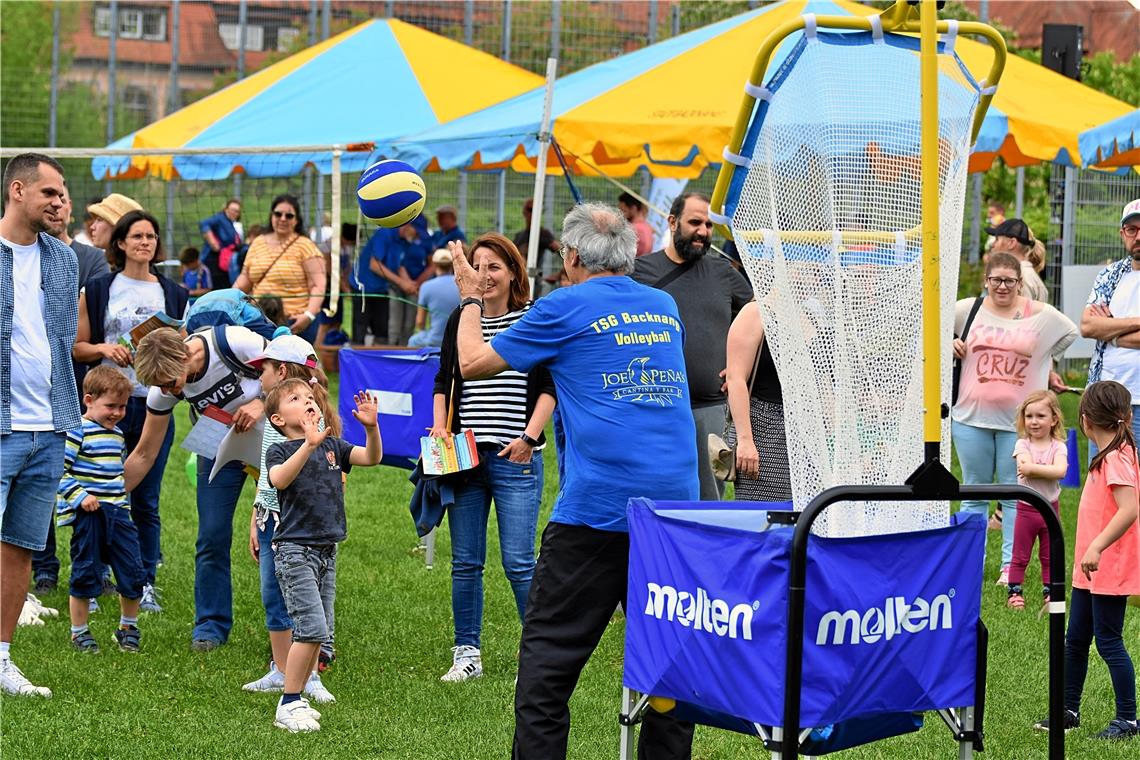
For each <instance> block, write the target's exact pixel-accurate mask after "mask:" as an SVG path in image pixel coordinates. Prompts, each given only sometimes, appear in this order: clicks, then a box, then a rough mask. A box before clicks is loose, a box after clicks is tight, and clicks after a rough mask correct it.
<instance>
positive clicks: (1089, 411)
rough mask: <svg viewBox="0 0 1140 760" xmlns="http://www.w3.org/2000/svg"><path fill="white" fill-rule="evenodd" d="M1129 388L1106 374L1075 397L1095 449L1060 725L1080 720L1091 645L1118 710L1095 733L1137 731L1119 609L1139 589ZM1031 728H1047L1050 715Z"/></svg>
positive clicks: (1111, 735)
mask: <svg viewBox="0 0 1140 760" xmlns="http://www.w3.org/2000/svg"><path fill="white" fill-rule="evenodd" d="M1131 399H1132V397H1131V394H1129V392H1128V389H1127V388H1125V387H1124V386H1123V385H1121V384H1120V383H1117V382H1115V381H1112V380H1106V381H1104V382H1099V383H1093V384H1092V385H1090V386H1089V387H1088V389H1087V390H1086V391H1085V395H1084V398H1083V399H1081V427H1082V428H1084V431H1085V434H1086V435H1087V436H1088V437H1089V440H1090V441H1093V442H1095V443H1096V445H1097V447H1098V448H1099V450H1100V453H1098V454H1097V455H1096V457H1094V458H1093V460H1092V462H1091V463H1090V465H1089V475H1088V479H1087V480H1086V481H1085V489H1084V491H1083V492H1082V493H1081V506H1080V512H1078V513H1077V541H1076V552H1075V553H1074V555H1073V556H1074V563H1073V600H1072V606H1071V608H1070V610H1069V629H1068V631H1067V632H1066V634H1065V725H1064V729H1065V730H1066V731H1068V730H1069V729H1071V728H1076V727H1078V726H1080V724H1081V717H1080V707H1081V692H1082V691H1083V690H1084V685H1085V675H1086V674H1087V673H1088V669H1089V646H1090V645H1091V644H1092V642H1093V640H1094V639H1095V640H1096V651H1097V652H1098V653H1099V654H1100V656H1101V657H1102V658H1103V659H1104V663H1105V665H1107V666H1108V674H1109V677H1110V678H1111V679H1112V690H1113V692H1115V694H1116V717H1115V718H1114V719H1113V720H1112V721H1111V722H1110V723H1109V724H1108V727H1107V728H1105V729H1104V730H1103V731H1101V732H1100V733H1099V734H1097V735H1096V738H1098V739H1127V738H1132V737H1135V736H1137V735H1140V731H1138V730H1137V727H1136V671H1135V670H1134V669H1133V667H1132V658H1130V657H1129V656H1128V650H1127V649H1125V648H1124V634H1123V631H1124V611H1125V607H1126V605H1127V601H1128V596H1129V594H1140V526H1138V525H1137V522H1136V517H1137V513H1138V510H1140V506H1138V494H1140V467H1138V466H1137V464H1136V440H1135V438H1133V436H1132V427H1131V425H1132V406H1131ZM1035 728H1040V729H1044V730H1048V728H1049V725H1048V721H1041V722H1039V723H1038V724H1037V725H1036V726H1035Z"/></svg>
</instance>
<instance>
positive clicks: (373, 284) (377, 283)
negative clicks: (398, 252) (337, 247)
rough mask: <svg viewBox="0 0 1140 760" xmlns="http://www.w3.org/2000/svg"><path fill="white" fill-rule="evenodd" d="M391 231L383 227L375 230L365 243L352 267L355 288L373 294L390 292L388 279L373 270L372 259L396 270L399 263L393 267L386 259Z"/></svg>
mask: <svg viewBox="0 0 1140 760" xmlns="http://www.w3.org/2000/svg"><path fill="white" fill-rule="evenodd" d="M390 233H391V230H387V229H384V228H383V227H381V228H380V229H378V230H376V231H375V232H373V233H372V237H370V238H368V242H367V243H365V244H364V248H363V250H361V251H360V257H359V258H358V259H357V260H356V266H354V267H353V268H352V279H353V280H354V289H356V290H360V291H362V292H364V293H373V294H379V293H387V292H388V281H387V280H386V279H384V278H383V277H382V276H380V275H378V274H376V273H375V272H373V271H372V266H371V263H372V259H377V260H378V261H380V262H381V263H383V264H385V265H386V266H388V268H389V269H391V270H392V271H393V272H394V271H396V267H398V266H399V264H397V265H396V267H393V266H391V265H390V264H388V262H387V261H386V259H385V255H386V254H387V252H388V246H387V241H388V238H389V237H390V236H391V235H390Z"/></svg>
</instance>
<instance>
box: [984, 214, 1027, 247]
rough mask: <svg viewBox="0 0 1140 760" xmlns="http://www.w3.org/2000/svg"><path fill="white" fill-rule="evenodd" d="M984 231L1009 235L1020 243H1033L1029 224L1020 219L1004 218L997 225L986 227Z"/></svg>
mask: <svg viewBox="0 0 1140 760" xmlns="http://www.w3.org/2000/svg"><path fill="white" fill-rule="evenodd" d="M986 232H988V233H989V234H991V235H995V236H998V237H1011V238H1013V239H1014V240H1016V241H1017V242H1019V243H1021V244H1022V245H1033V242H1034V241H1033V236H1032V235H1030V234H1029V225H1028V224H1026V223H1025V222H1023V221H1021V220H1020V219H1006V220H1005V221H1004V222H1002V223H1001V224H999V225H998V226H997V227H986Z"/></svg>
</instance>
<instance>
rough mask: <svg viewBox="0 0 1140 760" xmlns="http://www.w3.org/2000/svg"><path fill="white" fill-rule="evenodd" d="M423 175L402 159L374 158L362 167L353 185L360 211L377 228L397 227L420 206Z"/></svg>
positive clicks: (424, 194)
mask: <svg viewBox="0 0 1140 760" xmlns="http://www.w3.org/2000/svg"><path fill="white" fill-rule="evenodd" d="M426 200H427V189H426V188H425V187H424V180H423V178H422V177H421V176H420V175H419V174H417V173H416V170H415V169H413V168H412V167H411V166H409V165H408V164H406V163H404V162H403V161H395V160H384V161H377V162H376V163H374V164H372V166H369V167H368V168H367V169H365V170H364V173H363V174H361V175H360V182H359V183H357V185H356V201H357V203H359V204H360V213H361V214H363V215H364V216H365V217H366V218H368V219H370V220H371V221H373V222H375V223H376V224H378V225H380V226H381V227H400V226H403V225H405V224H407V223H408V222H410V221H412V220H413V219H415V218H416V217H417V216H419V215H420V212H421V211H423V209H424V202H425V201H426Z"/></svg>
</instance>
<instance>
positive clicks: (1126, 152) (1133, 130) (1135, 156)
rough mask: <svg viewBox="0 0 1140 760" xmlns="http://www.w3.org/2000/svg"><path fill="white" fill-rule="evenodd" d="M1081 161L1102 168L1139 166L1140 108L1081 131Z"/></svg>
mask: <svg viewBox="0 0 1140 760" xmlns="http://www.w3.org/2000/svg"><path fill="white" fill-rule="evenodd" d="M1080 146H1081V162H1082V163H1084V164H1086V165H1089V166H1096V167H1098V168H1102V169H1109V168H1121V169H1125V170H1127V169H1128V168H1129V167H1136V166H1140V108H1138V109H1136V110H1134V111H1132V112H1130V113H1127V114H1125V115H1124V116H1121V117H1120V118H1119V119H1113V120H1112V121H1110V122H1108V123H1107V124H1101V125H1100V126H1099V127H1094V128H1093V129H1090V130H1087V131H1085V132H1082V133H1081V135H1080Z"/></svg>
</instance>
